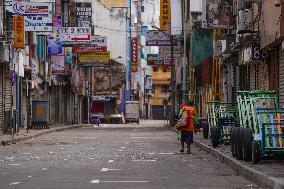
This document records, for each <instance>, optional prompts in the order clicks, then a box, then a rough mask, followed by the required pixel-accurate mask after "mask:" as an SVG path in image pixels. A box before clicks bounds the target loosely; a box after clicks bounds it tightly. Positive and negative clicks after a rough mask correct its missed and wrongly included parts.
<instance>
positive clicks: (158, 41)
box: [146, 30, 177, 46]
mask: <svg viewBox="0 0 284 189" xmlns="http://www.w3.org/2000/svg"><path fill="white" fill-rule="evenodd" d="M173 38H174V39H173V45H177V39H176V36H173ZM146 46H171V41H170V37H169V35H167V34H166V33H165V32H163V31H158V30H149V31H148V32H147V36H146Z"/></svg>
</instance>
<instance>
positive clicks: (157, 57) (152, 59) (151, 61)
mask: <svg viewBox="0 0 284 189" xmlns="http://www.w3.org/2000/svg"><path fill="white" fill-rule="evenodd" d="M147 64H148V65H162V64H164V56H163V55H161V54H148V55H147Z"/></svg>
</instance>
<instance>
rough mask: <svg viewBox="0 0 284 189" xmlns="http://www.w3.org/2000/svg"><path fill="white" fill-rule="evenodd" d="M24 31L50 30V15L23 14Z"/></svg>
mask: <svg viewBox="0 0 284 189" xmlns="http://www.w3.org/2000/svg"><path fill="white" fill-rule="evenodd" d="M25 31H36V32H52V17H51V16H25Z"/></svg>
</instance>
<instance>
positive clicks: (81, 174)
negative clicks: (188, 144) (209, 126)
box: [0, 121, 260, 189]
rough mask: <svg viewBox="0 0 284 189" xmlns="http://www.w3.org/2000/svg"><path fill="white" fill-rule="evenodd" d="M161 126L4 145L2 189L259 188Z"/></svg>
mask: <svg viewBox="0 0 284 189" xmlns="http://www.w3.org/2000/svg"><path fill="white" fill-rule="evenodd" d="M179 149H180V146H179V142H178V141H177V136H176V134H175V133H174V132H172V131H170V130H169V129H168V128H166V127H164V126H163V122H157V121H144V122H142V124H141V125H136V124H133V125H127V126H122V125H112V126H111V127H110V126H103V127H100V128H97V127H83V128H79V129H73V130H66V131H62V132H56V133H51V134H48V135H44V136H41V137H39V138H35V139H32V140H28V141H25V142H21V143H17V144H13V145H10V146H1V147H0V189H6V188H8V189H10V188H11V189H12V188H25V189H33V188H44V189H53V188H54V189H73V188H102V189H110V188H112V189H125V188H130V189H142V188H143V189H164V188H169V189H180V188H182V189H183V188H187V189H203V188H216V189H222V188H226V189H233V188H234V189H242V188H260V187H258V186H257V185H256V184H254V183H252V182H251V181H248V180H246V179H245V178H243V177H241V176H236V175H235V173H234V172H233V170H232V169H230V168H229V167H227V166H226V165H225V164H223V163H221V162H219V161H217V160H216V159H215V158H214V157H213V156H211V155H209V154H207V153H206V152H204V151H201V150H199V149H198V148H197V147H195V146H193V147H192V154H180V153H179Z"/></svg>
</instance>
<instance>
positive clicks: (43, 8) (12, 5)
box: [5, 0, 52, 16]
mask: <svg viewBox="0 0 284 189" xmlns="http://www.w3.org/2000/svg"><path fill="white" fill-rule="evenodd" d="M5 9H6V10H7V11H9V12H11V13H12V14H15V15H22V16H35V15H37V16H44V15H49V14H52V3H35V2H27V1H9V0H8V1H5Z"/></svg>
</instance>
